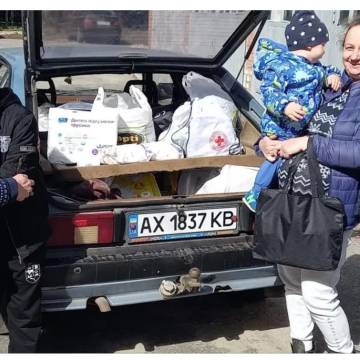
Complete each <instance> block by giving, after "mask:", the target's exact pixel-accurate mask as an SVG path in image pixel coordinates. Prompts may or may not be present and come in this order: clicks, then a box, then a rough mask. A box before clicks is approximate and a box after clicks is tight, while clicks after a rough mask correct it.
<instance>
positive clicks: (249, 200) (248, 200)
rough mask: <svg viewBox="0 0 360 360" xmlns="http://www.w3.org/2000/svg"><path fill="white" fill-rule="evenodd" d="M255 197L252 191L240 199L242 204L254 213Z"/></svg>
mask: <svg viewBox="0 0 360 360" xmlns="http://www.w3.org/2000/svg"><path fill="white" fill-rule="evenodd" d="M256 200H257V196H256V194H255V192H254V191H252V190H250V191H249V192H248V193H247V194H246V195H245V196H244V197H243V199H242V201H243V203H244V204H245V205H246V206H247V207H248V208H249V209H250V210H251V211H252V212H256Z"/></svg>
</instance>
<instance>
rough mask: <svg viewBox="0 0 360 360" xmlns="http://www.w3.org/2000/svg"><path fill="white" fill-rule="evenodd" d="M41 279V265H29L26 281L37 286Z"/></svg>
mask: <svg viewBox="0 0 360 360" xmlns="http://www.w3.org/2000/svg"><path fill="white" fill-rule="evenodd" d="M40 277H41V270H40V265H39V264H31V265H28V266H27V267H26V269H25V280H26V281H27V282H28V283H30V284H35V283H36V282H38V281H39V279H40Z"/></svg>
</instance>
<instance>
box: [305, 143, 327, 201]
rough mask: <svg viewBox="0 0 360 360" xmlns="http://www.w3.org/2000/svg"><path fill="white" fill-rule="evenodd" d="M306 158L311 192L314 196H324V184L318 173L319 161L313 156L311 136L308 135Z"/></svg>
mask: <svg viewBox="0 0 360 360" xmlns="http://www.w3.org/2000/svg"><path fill="white" fill-rule="evenodd" d="M307 158H308V166H309V174H310V182H311V193H312V195H313V196H314V197H322V196H325V190H324V185H323V182H322V177H321V173H320V166H319V162H318V160H317V158H316V156H315V152H314V145H313V138H312V137H309V140H308V146H307Z"/></svg>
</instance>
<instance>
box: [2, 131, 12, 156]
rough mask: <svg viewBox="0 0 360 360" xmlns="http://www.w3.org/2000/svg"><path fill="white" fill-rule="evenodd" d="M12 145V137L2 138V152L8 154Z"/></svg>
mask: <svg viewBox="0 0 360 360" xmlns="http://www.w3.org/2000/svg"><path fill="white" fill-rule="evenodd" d="M10 143H11V137H10V136H7V135H6V136H0V151H1V152H2V153H6V152H8V150H9V145H10Z"/></svg>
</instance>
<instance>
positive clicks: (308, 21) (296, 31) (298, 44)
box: [285, 10, 329, 51]
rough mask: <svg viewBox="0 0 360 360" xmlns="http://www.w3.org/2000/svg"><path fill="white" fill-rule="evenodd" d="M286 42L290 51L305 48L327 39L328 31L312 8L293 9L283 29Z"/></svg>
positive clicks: (322, 42)
mask: <svg viewBox="0 0 360 360" xmlns="http://www.w3.org/2000/svg"><path fill="white" fill-rule="evenodd" d="M285 38H286V44H287V46H288V49H289V50H290V51H293V50H299V49H305V48H307V47H313V46H316V45H319V44H324V43H326V42H328V41H329V32H328V29H327V28H326V26H325V24H324V23H323V22H321V21H320V19H319V18H318V16H317V15H316V14H315V12H314V11H312V10H298V11H295V13H294V15H293V17H292V18H291V20H290V23H289V24H288V25H287V26H286V29H285Z"/></svg>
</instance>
